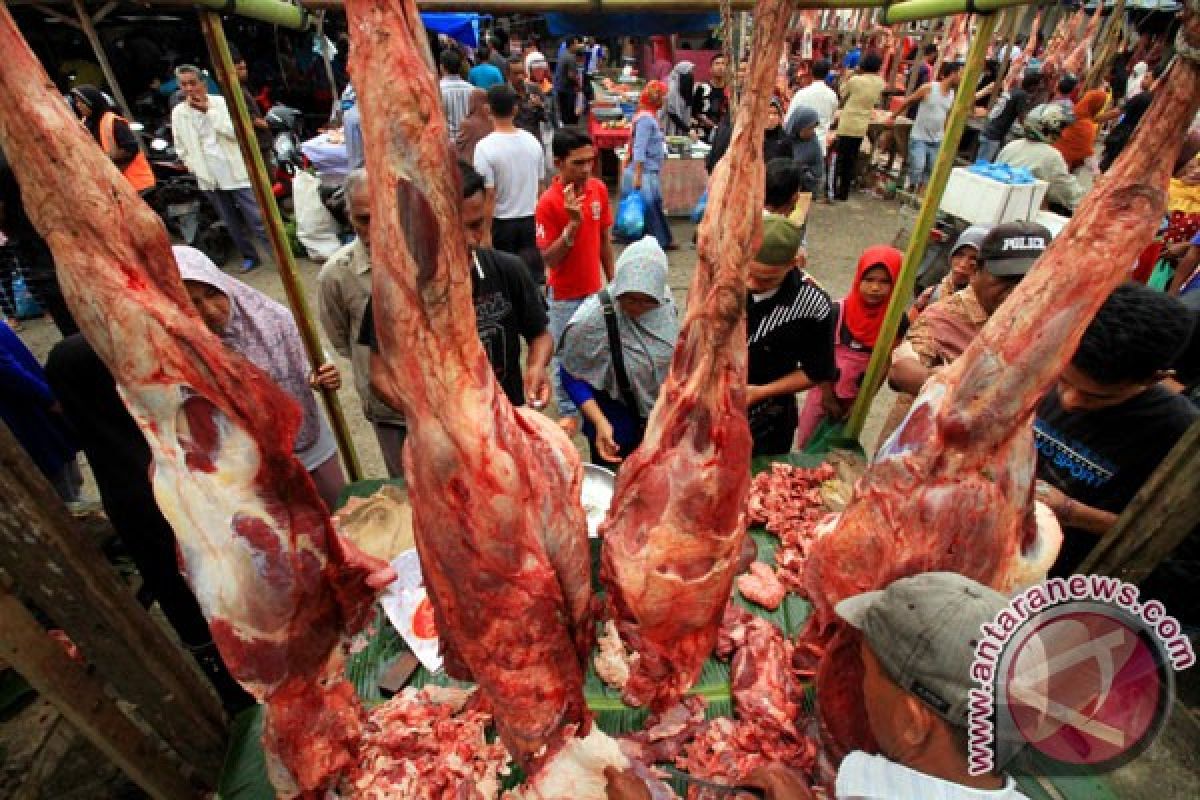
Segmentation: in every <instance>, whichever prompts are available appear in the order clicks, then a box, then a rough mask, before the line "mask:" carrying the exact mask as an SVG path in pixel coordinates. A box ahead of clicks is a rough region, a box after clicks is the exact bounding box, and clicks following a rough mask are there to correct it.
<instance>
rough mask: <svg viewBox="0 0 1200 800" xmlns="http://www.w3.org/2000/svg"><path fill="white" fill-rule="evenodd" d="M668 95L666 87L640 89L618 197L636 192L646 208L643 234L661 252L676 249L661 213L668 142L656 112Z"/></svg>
mask: <svg viewBox="0 0 1200 800" xmlns="http://www.w3.org/2000/svg"><path fill="white" fill-rule="evenodd" d="M666 96H667V85H666V84H665V83H663V82H662V81H650V82H649V83H647V84H646V88H645V89H643V90H642V95H641V98H640V100H639V102H638V110H637V112H636V113H635V114H634V115H633V140H632V142H631V143H630V147H629V149H630V153H631V155H630V158H629V163H628V165H627V166H626V167H625V174H624V177H623V178H622V180H621V197H622V198H624V197H625V196H626V195H628V194H630V193H631V192H635V191H636V192H639V193H640V194H641V196H642V201H643V204H644V205H645V212H644V214H645V232H646V234H647V235H648V236H653V237H654V238H655V239H657V240H658V244H659V246H660V247H661V248H662V249H663V250H677V249H678V247H679V246H678V245H676V244H674V242H672V240H671V226H670V224H669V223H668V222H667V213H666V211H664V210H663V200H662V184H661V182H660V181H659V173H661V172H662V166H663V161H664V160H666V157H667V142H666V137H665V136H664V135H663V129H662V127H661V126H660V125H659V124H658V113H659V111H660V110H661V109H662V106H663V102H664V101H665V98H666Z"/></svg>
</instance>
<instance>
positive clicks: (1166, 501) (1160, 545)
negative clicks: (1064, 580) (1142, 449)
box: [1077, 421, 1200, 583]
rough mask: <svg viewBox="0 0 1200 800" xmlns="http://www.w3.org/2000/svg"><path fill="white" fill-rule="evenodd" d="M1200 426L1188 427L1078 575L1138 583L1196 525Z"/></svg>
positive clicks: (1199, 521) (1199, 490)
mask: <svg viewBox="0 0 1200 800" xmlns="http://www.w3.org/2000/svg"><path fill="white" fill-rule="evenodd" d="M1197 497H1200V421H1197V422H1194V423H1192V427H1190V428H1188V430H1187V433H1185V434H1184V435H1183V438H1182V439H1180V440H1179V441H1178V442H1177V443H1176V444H1175V446H1174V447H1173V448H1171V452H1170V453H1168V454H1167V457H1166V458H1164V459H1163V461H1162V463H1161V464H1159V465H1158V469H1156V470H1154V472H1153V473H1152V474H1151V475H1150V478H1149V479H1148V480H1147V481H1146V483H1145V485H1144V486H1142V488H1141V491H1139V492H1138V493H1137V495H1135V496H1134V498H1133V501H1132V502H1131V503H1130V504H1129V505H1128V506H1126V507H1125V511H1124V512H1123V513H1122V514H1121V516H1120V517H1118V518H1117V522H1116V524H1115V525H1113V526H1112V529H1110V530H1109V532H1108V533H1107V534H1105V535H1104V538H1102V539H1101V540H1100V543H1099V544H1097V545H1096V546H1095V547H1094V548H1092V552H1091V553H1089V554H1088V557H1087V558H1085V559H1084V561H1083V564H1082V565H1080V567H1079V569H1078V570H1077V571H1078V572H1081V573H1099V574H1102V575H1113V576H1115V577H1118V578H1120V579H1121V580H1124V581H1129V582H1130V583H1141V582H1142V581H1143V580H1145V578H1146V576H1147V575H1149V574H1150V573H1151V572H1153V571H1154V568H1155V567H1157V566H1158V565H1159V563H1160V562H1161V561H1162V560H1163V559H1164V558H1166V557H1167V556H1169V555H1170V554H1171V552H1172V551H1173V550H1174V549H1175V548H1176V547H1178V546H1179V544H1180V542H1182V541H1183V540H1184V539H1186V538H1187V537H1188V536H1189V535H1190V534H1191V533H1192V531H1193V530H1195V529H1196V526H1197V525H1200V502H1197V501H1196V498H1197Z"/></svg>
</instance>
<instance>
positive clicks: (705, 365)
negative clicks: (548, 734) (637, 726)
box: [600, 0, 791, 710]
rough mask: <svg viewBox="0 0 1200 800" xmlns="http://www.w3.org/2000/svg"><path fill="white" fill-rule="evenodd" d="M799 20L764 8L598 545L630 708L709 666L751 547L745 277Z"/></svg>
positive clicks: (672, 697) (661, 699)
mask: <svg viewBox="0 0 1200 800" xmlns="http://www.w3.org/2000/svg"><path fill="white" fill-rule="evenodd" d="M790 13H791V7H790V5H789V4H788V3H787V2H785V0H760V2H759V3H758V5H757V6H756V7H755V10H754V22H755V31H754V45H755V46H754V50H753V53H752V55H751V59H750V70H749V73H748V79H747V83H746V86H745V87H744V88H743V92H744V94H743V96H742V100H741V106H740V108H739V109H738V114H737V124H736V126H735V128H734V133H733V140H732V144H731V145H730V148H729V151H728V153H727V154H726V155H725V157H724V158H723V159H721V161H720V163H719V164H718V166H717V169H716V172H715V173H714V174H713V178H712V183H711V187H710V190H709V200H708V211H707V212H706V214H705V216H704V220H703V221H702V222H701V223H700V230H699V235H698V239H697V248H698V250H699V255H698V259H697V263H696V272H695V275H694V276H693V278H692V286H691V289H690V291H689V295H688V296H689V301H688V311H687V317H686V318H685V320H684V324H683V329H682V332H681V334H680V337H679V343H678V345H677V346H676V348H675V355H674V358H673V359H672V362H671V369H670V372H669V374H668V375H667V379H666V382H665V383H664V385H663V388H662V392H661V393H660V395H659V398H658V403H657V404H656V405H655V407H654V410H653V412H652V413H651V414H650V419H649V421H648V423H647V427H646V436H645V440H644V441H643V442H642V444H641V446H640V447H638V449H637V450H636V451H635V452H634V453H633V455H631V456H630V457H629V459H628V460H627V461H626V463H625V464H624V466H622V468H621V471H620V474H619V475H618V477H617V488H616V495H615V497H614V499H613V504H612V507H611V508H610V510H609V513H608V516H607V517H606V519H605V522H604V524H603V525H602V526H601V529H600V535H601V537H602V538H603V550H602V555H601V579H602V580H603V582H604V584H605V586H606V588H607V589H608V614H609V616H610V618H611V619H613V620H615V621H616V623H617V629H618V631H619V632H620V635H621V638H622V639H623V640H624V642H625V644H626V645H627V646H628V647H630V648H631V649H632V650H633V652H634V656H633V660H632V663H631V669H630V675H629V678H628V680H627V681H626V683H625V686H624V689H623V696H624V698H625V700H626V702H628V703H632V704H635V705H646V704H649V705H650V706H652V707H653V708H655V709H657V710H663V709H666V708H668V707H670V706H672V705H674V704H675V703H676V702H677V701H678V700H679V697H680V695H682V694H683V692H685V691H686V690H687V689H688V687H690V686H691V685H692V684H693V683H694V682H695V680H696V678H697V676H698V675H699V673H700V669H701V667H702V666H703V664H704V661H705V659H707V658H708V657H709V655H710V654H711V653H712V649H713V644H714V642H715V641H716V635H717V628H718V626H719V625H720V622H721V615H722V613H723V612H724V610H725V604H726V602H727V601H728V600H729V594H730V586H731V584H732V581H733V577H734V572H735V567H736V564H737V560H738V554H739V553H740V551H741V547H742V540H743V538H744V537H745V535H746V534H745V527H746V526H745V516H744V507H745V500H746V492H747V490H748V488H749V484H750V451H751V437H750V430H749V427H748V425H747V422H746V399H745V389H746V330H745V315H744V307H745V279H746V268H747V266H748V264H749V261H750V259H751V258H752V257H753V255H754V247H755V243H756V242H757V241H758V239H759V236H760V233H759V231H760V226H761V214H762V212H761V208H762V197H763V186H764V181H765V178H764V167H763V161H762V147H761V142H762V135H763V120H764V119H765V117H766V110H767V104H768V103H769V101H770V99H771V87H772V85H773V84H774V80H775V67H776V65H777V64H778V63H779V55H780V53H781V52H782V49H783V41H784V35H785V33H786V29H787V22H788V18H789V15H790Z"/></svg>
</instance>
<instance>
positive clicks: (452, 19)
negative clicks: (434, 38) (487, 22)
mask: <svg viewBox="0 0 1200 800" xmlns="http://www.w3.org/2000/svg"><path fill="white" fill-rule="evenodd" d="M481 19H491V18H490V17H485V16H484V15H482V14H470V13H462V14H460V13H453V12H440V11H429V12H426V13H423V14H421V21H422V22H424V23H425V28H426V29H427V30H431V31H433V32H434V33H444V34H446V35H447V36H449V37H450V38H451V39H454V40H455V41H456V42H462V43H463V44H465V45H466V46H467V47H478V46H479V21H480V20H481Z"/></svg>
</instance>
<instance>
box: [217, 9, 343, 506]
mask: <svg viewBox="0 0 1200 800" xmlns="http://www.w3.org/2000/svg"><path fill="white" fill-rule="evenodd" d="M197 13H198V14H199V15H200V27H201V28H203V30H204V39H205V41H207V42H208V50H209V55H210V56H212V62H213V71H214V72H216V73H217V81H218V82H219V83H220V85H221V91H222V92H223V93H224V94H225V104H226V105H227V106H228V107H229V116H230V118H231V119H232V121H233V129H234V131H235V132H236V133H237V139H238V146H239V147H240V148H241V150H242V158H243V159H244V160H245V162H246V172H247V173H248V174H249V176H250V185H251V186H252V187H253V188H254V196H255V199H257V200H258V207H259V208H260V209H262V217H263V227H265V228H266V229H267V238H268V239H269V240H270V242H271V249H272V250H273V251H274V253H275V264H276V266H277V267H278V269H279V277H280V279H281V280H282V282H283V288H284V291H285V292H286V293H287V299H288V305H289V306H291V308H292V316H294V317H295V319H296V327H297V328H298V329H299V330H300V338H301V339H302V340H303V341H304V350H305V352H306V353H307V354H308V361H309V364H310V366H311V367H312V368H313V369H314V370H316V369H317V368H318V367H320V366H321V365H322V364H324V363H325V351H324V348H323V347H322V345H321V336H320V334H318V333H317V326H316V323H314V322H313V317H312V312H311V311H309V308H308V300H307V299H306V298H305V295H304V287H303V286H302V285H301V283H300V277H299V275H300V273H299V270H297V269H296V259H295V258H294V257H293V256H292V246H291V244H289V243H288V237H287V233H286V232H284V229H283V218H282V217H281V216H280V214H279V205H278V204H277V203H276V202H275V195H274V193H273V192H272V191H271V181H270V180H269V179H268V178H267V168H266V165H265V164H264V163H263V159H262V153H261V152H260V151H259V149H258V141H257V139H255V136H254V123H253V122H251V120H250V113H249V111H247V109H246V100H245V98H244V97H243V96H242V85H241V84H240V83H239V82H238V78H237V71H236V70H235V69H234V68H233V59H232V58H231V57H230V55H229V42H228V41H226V39H225V28H224V26H223V25H222V24H221V15H220V14H218V13H217V12H215V11H200V10H198V11H197ZM321 397H322V399H323V400H324V401H325V410H326V411H328V412H329V424H330V426H331V427H332V428H333V435H334V437H335V438H336V439H337V443H338V450H339V451H341V455H342V461H343V462H344V463H345V465H346V473H347V475H348V476H349V478H350V481H351V482H354V481H357V480H360V479H361V478H362V467H361V466H359V463H358V453H357V451H356V450H355V449H354V440H353V439H352V438H351V437H350V426H349V425H347V424H346V416H345V414H343V413H342V404H341V403H340V402H339V401H338V396H337V392H335V391H332V390H330V389H322V390H321Z"/></svg>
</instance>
